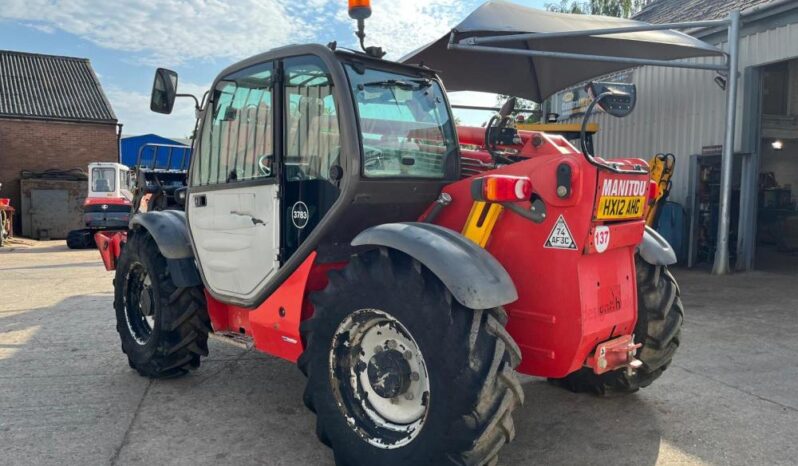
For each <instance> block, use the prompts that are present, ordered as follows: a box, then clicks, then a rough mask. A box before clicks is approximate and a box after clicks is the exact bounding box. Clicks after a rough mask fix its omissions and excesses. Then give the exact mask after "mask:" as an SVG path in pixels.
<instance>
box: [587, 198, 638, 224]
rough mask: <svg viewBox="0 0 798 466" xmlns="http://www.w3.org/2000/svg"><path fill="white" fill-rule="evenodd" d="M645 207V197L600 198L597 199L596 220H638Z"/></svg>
mask: <svg viewBox="0 0 798 466" xmlns="http://www.w3.org/2000/svg"><path fill="white" fill-rule="evenodd" d="M645 206H646V197H645V196H602V197H601V198H599V202H598V208H597V209H596V218H597V219H599V220H623V219H629V218H640V217H642V216H643V213H644V212H645Z"/></svg>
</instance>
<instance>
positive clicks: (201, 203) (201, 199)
mask: <svg viewBox="0 0 798 466" xmlns="http://www.w3.org/2000/svg"><path fill="white" fill-rule="evenodd" d="M206 205H208V199H207V198H206V197H205V195H204V194H197V195H196V196H194V207H205V206H206Z"/></svg>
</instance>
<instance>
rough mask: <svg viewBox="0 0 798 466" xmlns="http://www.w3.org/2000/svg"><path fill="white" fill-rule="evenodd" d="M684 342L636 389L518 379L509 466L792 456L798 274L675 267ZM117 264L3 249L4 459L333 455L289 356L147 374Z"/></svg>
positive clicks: (229, 358) (217, 358) (0, 443)
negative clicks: (172, 375)
mask: <svg viewBox="0 0 798 466" xmlns="http://www.w3.org/2000/svg"><path fill="white" fill-rule="evenodd" d="M676 275H677V277H678V278H679V279H680V282H681V286H682V293H683V298H684V302H685V306H686V309H687V318H686V321H685V324H684V332H683V340H682V341H683V345H682V349H681V351H680V352H679V354H678V357H677V359H676V361H675V363H674V365H673V366H671V368H670V369H669V370H668V371H667V372H666V373H665V375H664V376H663V377H662V378H661V379H660V380H658V381H657V383H655V384H654V385H652V386H651V387H649V388H648V389H645V390H643V391H641V392H639V393H638V394H635V395H631V396H626V397H611V398H598V397H595V396H589V395H574V394H571V393H567V392H565V391H563V390H560V389H558V388H555V387H553V386H550V385H548V384H547V383H546V382H544V381H542V380H539V379H528V380H527V381H526V383H525V385H524V389H525V391H526V400H527V401H526V405H525V406H524V407H523V408H521V409H520V410H519V411H517V412H516V415H515V418H516V426H517V431H518V435H517V438H516V440H515V442H513V443H512V444H510V445H509V446H507V447H506V448H505V449H504V450H503V452H502V457H501V461H500V463H501V464H503V465H522V464H523V465H528V464H567V465H573V464H634V465H647V464H740V465H749V464H795V463H796V461H798V460H796V458H798V442H796V439H798V337H796V335H798V287H796V280H795V275H787V274H766V273H751V274H746V275H736V276H731V277H727V278H717V277H711V276H709V275H707V274H705V273H704V272H693V271H677V273H676ZM111 278H112V274H111V273H108V272H105V270H104V269H103V268H102V265H101V264H100V261H99V260H98V254H97V252H96V251H70V250H67V249H66V248H65V246H64V245H63V243H60V242H45V243H40V244H36V245H34V246H31V247H25V248H13V249H2V250H0V463H2V464H4V465H17V464H53V465H56V464H58V465H62V464H86V465H100V464H112V465H116V464H119V465H122V464H158V465H162V464H164V465H165V464H232V463H236V464H268V465H330V464H332V460H331V455H330V453H329V451H328V450H327V448H326V447H324V446H322V445H321V444H320V443H319V442H317V441H316V439H315V436H314V434H313V429H314V419H313V416H312V415H311V413H310V412H308V411H307V410H306V409H305V408H304V406H303V405H302V400H301V394H302V390H303V385H304V380H303V377H302V375H301V374H300V372H299V370H297V369H296V368H295V367H294V366H293V365H291V364H289V363H287V362H283V361H280V360H278V359H275V358H272V357H268V356H264V355H260V354H257V353H254V352H247V351H244V350H239V349H237V348H233V347H229V346H225V345H223V344H220V343H215V342H211V356H210V357H209V358H208V359H206V360H205V361H204V363H203V365H202V367H201V368H200V369H199V370H197V371H196V372H194V373H192V374H191V375H189V376H187V377H184V378H181V379H175V380H161V381H150V380H147V379H144V378H142V377H139V376H138V375H136V374H135V373H134V372H133V371H132V370H131V369H129V368H128V365H127V363H126V360H125V356H124V355H123V354H122V352H121V351H120V348H119V341H118V338H117V335H116V331H115V328H114V327H115V324H114V316H113V311H112V307H111V306H112V299H113V297H112V288H111Z"/></svg>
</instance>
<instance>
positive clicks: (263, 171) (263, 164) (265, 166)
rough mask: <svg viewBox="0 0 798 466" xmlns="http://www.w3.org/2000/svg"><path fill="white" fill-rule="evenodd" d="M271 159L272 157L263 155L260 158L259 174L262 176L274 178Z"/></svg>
mask: <svg viewBox="0 0 798 466" xmlns="http://www.w3.org/2000/svg"><path fill="white" fill-rule="evenodd" d="M271 158H272V156H271V155H261V156H259V157H258V173H260V176H272V160H271Z"/></svg>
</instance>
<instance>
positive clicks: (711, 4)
mask: <svg viewBox="0 0 798 466" xmlns="http://www.w3.org/2000/svg"><path fill="white" fill-rule="evenodd" d="M771 1H772V0H655V1H653V2H651V3H649V4H648V5H646V6H645V8H643V9H642V10H641V11H640V12H639V13H637V14H636V15H635V16H634V19H636V20H638V21H645V22H647V23H655V24H662V23H673V22H682V21H702V20H708V19H721V18H725V17H726V16H728V14H729V12H731V11H733V10H745V9H746V8H750V7H752V6H756V5H760V4H764V3H770V2H771Z"/></svg>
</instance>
